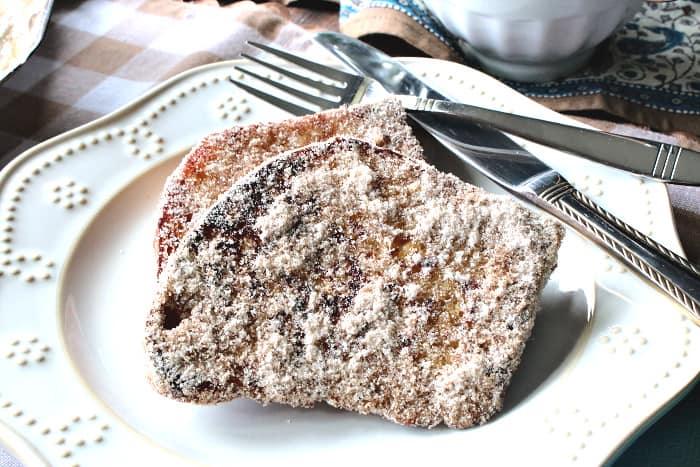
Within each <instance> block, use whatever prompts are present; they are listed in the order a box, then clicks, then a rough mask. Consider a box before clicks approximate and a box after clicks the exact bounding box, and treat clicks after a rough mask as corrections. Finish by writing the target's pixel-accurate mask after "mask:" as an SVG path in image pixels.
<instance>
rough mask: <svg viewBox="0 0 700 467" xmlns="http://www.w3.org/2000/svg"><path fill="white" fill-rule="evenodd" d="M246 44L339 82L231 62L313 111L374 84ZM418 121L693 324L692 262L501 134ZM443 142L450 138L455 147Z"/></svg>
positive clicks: (698, 305) (695, 279)
mask: <svg viewBox="0 0 700 467" xmlns="http://www.w3.org/2000/svg"><path fill="white" fill-rule="evenodd" d="M250 45H252V46H254V47H257V48H259V49H261V50H263V51H265V52H268V53H270V54H272V55H274V56H276V57H279V58H282V59H284V60H286V61H289V62H290V63H293V64H295V65H297V66H299V67H301V68H302V69H305V70H307V71H311V72H313V73H315V74H317V75H319V76H321V77H323V78H326V79H331V80H334V81H336V82H338V83H339V84H329V83H325V82H321V81H320V80H318V79H314V78H312V77H310V76H308V75H302V74H299V73H296V72H292V71H290V70H288V69H286V68H283V67H281V66H278V65H275V64H272V63H269V62H267V61H265V60H261V59H259V58H256V57H252V56H250V55H248V54H245V55H244V56H245V57H246V58H248V59H249V60H251V61H253V62H255V63H257V64H259V65H262V66H264V67H266V68H267V69H270V70H272V71H274V72H277V73H279V74H280V75H282V76H286V77H287V78H290V79H292V80H295V81H297V82H300V83H302V84H303V85H305V86H307V87H309V88H311V89H314V90H316V91H317V92H318V94H315V93H311V92H306V91H303V90H300V89H298V88H296V87H293V86H288V85H285V84H282V83H279V82H277V81H274V80H272V79H271V78H268V77H266V76H263V75H261V74H259V73H256V72H252V71H250V70H248V69H246V68H242V67H239V66H236V69H237V70H238V71H240V72H241V73H244V74H245V75H248V76H251V77H253V78H255V79H258V80H260V81H262V82H264V83H266V84H267V85H269V86H271V87H273V88H276V89H278V90H281V91H284V92H286V93H288V94H290V95H292V96H295V97H296V98H298V99H300V100H302V101H305V102H307V103H311V104H313V105H314V106H316V107H318V109H320V110H326V109H331V108H336V107H339V106H340V105H343V104H355V103H358V102H361V101H363V100H365V98H366V96H367V94H368V91H369V90H370V88H371V87H372V86H373V84H374V83H373V80H370V79H368V78H365V77H361V76H357V75H354V74H351V73H346V72H343V71H340V70H337V69H335V68H331V67H328V66H325V65H322V64H319V63H317V62H313V61H310V60H307V59H304V58H301V57H298V56H296V55H294V54H291V53H289V52H286V51H284V50H280V49H276V48H272V47H269V46H266V45H263V44H258V43H253V42H251V43H250ZM231 81H233V82H234V83H235V84H236V85H238V86H240V87H241V88H242V89H244V90H246V91H248V92H249V93H251V94H252V95H254V96H257V97H258V98H260V99H262V100H264V101H266V102H269V103H271V104H273V105H275V106H277V107H279V108H281V109H284V110H286V111H288V112H290V113H292V114H295V115H304V114H308V113H313V112H314V109H311V108H309V107H305V106H302V105H298V104H295V103H292V102H289V101H288V100H286V99H282V98H279V97H276V96H274V95H272V94H269V93H267V92H265V91H262V90H260V89H258V88H256V87H253V86H250V85H248V84H247V83H245V82H242V81H241V80H239V79H235V78H231ZM384 95H388V93H386V92H385V93H384ZM404 97H408V98H410V99H411V100H412V101H413V102H415V100H416V96H404ZM416 119H417V120H419V119H418V118H416ZM419 121H420V120H419ZM426 121H427V120H423V121H422V122H421V123H423V126H424V127H425V128H426V129H427V130H428V131H429V132H431V133H433V135H434V136H436V137H437V138H438V139H439V140H441V142H443V144H444V145H445V146H446V147H447V148H448V149H450V150H451V151H452V152H453V153H455V154H456V155H458V156H459V157H460V158H461V159H462V160H464V161H465V162H467V163H469V164H470V165H472V166H473V167H475V168H476V169H478V170H479V171H480V172H482V173H483V174H484V175H485V176H487V177H488V178H490V179H491V180H493V181H494V182H496V183H498V184H499V185H500V186H502V187H503V188H505V189H507V190H508V191H510V192H511V193H512V194H513V195H515V196H517V197H518V198H520V199H522V200H525V201H526V202H529V203H531V204H533V205H535V206H537V207H539V208H541V209H544V210H545V211H547V212H549V213H550V214H552V215H553V216H554V217H556V218H557V219H559V220H561V221H562V222H564V223H566V224H567V225H569V226H570V227H572V228H573V229H575V230H576V231H577V232H579V233H580V234H582V235H584V236H586V237H588V238H589V239H591V240H593V241H594V242H596V243H597V244H599V245H600V246H601V247H603V248H604V249H605V250H606V251H607V252H609V253H610V254H611V255H613V256H615V257H617V258H618V259H619V260H621V261H622V262H624V263H625V264H626V265H627V266H629V267H630V268H631V269H632V270H634V271H635V272H637V273H638V274H639V275H640V276H642V277H643V278H644V279H646V280H648V281H649V282H651V283H652V284H654V285H656V286H657V287H659V288H660V289H661V290H663V291H664V292H666V293H667V294H668V295H669V296H670V297H671V298H673V299H674V300H676V301H677V302H678V303H679V304H681V305H682V306H683V307H684V309H685V311H686V312H687V314H688V315H689V316H690V317H691V319H692V320H693V321H694V322H695V323H696V324H698V325H700V269H698V268H697V267H696V266H694V265H693V264H691V263H689V262H688V261H687V260H686V259H685V258H682V257H681V256H679V255H677V254H675V253H674V252H672V251H670V250H669V249H667V248H666V247H664V246H663V245H661V244H659V243H657V242H655V241H654V240H652V239H651V238H649V237H647V236H646V235H644V234H642V233H641V232H639V231H637V230H636V229H634V228H633V227H631V226H629V225H627V224H625V223H624V222H622V221H621V220H620V219H618V218H617V217H615V216H613V215H612V214H610V213H608V212H607V211H605V210H603V209H602V208H601V207H599V206H598V205H597V204H595V203H594V202H593V201H592V200H590V199H589V198H587V197H586V196H585V195H583V194H582V193H580V192H579V191H577V190H576V189H575V188H574V187H573V186H572V185H571V184H569V182H567V181H566V180H565V179H564V178H563V177H562V176H561V175H560V174H558V173H557V172H555V171H554V170H553V169H551V168H550V167H548V166H547V165H545V164H544V163H542V162H541V161H539V160H538V159H537V158H536V157H535V156H533V155H532V154H530V153H529V152H527V151H525V150H524V149H522V148H521V147H519V146H518V145H516V144H515V143H514V142H513V141H512V140H510V139H509V138H507V137H506V136H505V135H503V134H501V133H498V132H494V131H492V130H484V132H485V134H484V135H478V134H477V135H476V136H475V135H474V133H475V132H478V131H479V127H477V126H475V125H470V126H469V128H468V130H469V131H458V129H459V122H456V121H455V120H444V119H443V120H442V121H441V120H440V119H439V118H437V119H435V118H431V119H430V121H429V124H428V123H426ZM473 127H474V128H473ZM464 136H471V137H472V138H479V137H488V138H491V139H493V138H503V141H501V142H500V143H501V144H500V146H504V147H505V148H504V149H503V150H502V151H501V150H498V151H496V150H492V151H491V152H490V153H488V154H485V153H484V152H483V151H478V150H474V149H473V147H472V146H473V145H472V141H466V142H465V141H464V140H463V137H464ZM451 143H457V146H458V147H455V146H454V145H452V144H451ZM480 147H481V146H480ZM492 147H495V146H492Z"/></svg>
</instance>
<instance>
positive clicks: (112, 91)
mask: <svg viewBox="0 0 700 467" xmlns="http://www.w3.org/2000/svg"><path fill="white" fill-rule="evenodd" d="M276 11H277V10H272V9H268V8H265V7H262V6H257V5H254V4H252V3H251V2H243V3H239V4H236V5H235V6H233V7H228V8H222V9H219V8H212V7H210V6H205V5H190V4H184V3H178V2H174V1H172V0H149V1H144V0H119V1H108V0H86V1H82V2H75V1H73V2H61V1H58V2H56V5H55V7H54V11H53V14H52V16H51V20H50V23H49V26H48V28H47V31H46V35H45V37H44V40H43V41H42V43H41V45H40V46H39V48H38V49H37V50H36V52H35V53H34V54H33V55H32V57H31V58H30V59H29V60H28V61H27V62H26V63H25V64H24V65H23V66H22V67H21V68H19V69H18V70H17V71H16V72H15V73H14V74H13V75H11V77H10V78H9V79H7V80H6V81H5V82H3V83H2V86H0V166H2V165H3V163H6V162H7V161H8V160H9V159H11V158H12V157H14V156H16V155H17V154H19V153H21V152H22V151H24V150H25V149H27V148H29V147H31V146H33V145H35V144H37V143H39V142H41V141H44V140H46V139H47V138H50V137H52V136H55V135H57V134H60V133H62V132H64V131H67V130H70V129H72V128H75V127H76V126H78V125H81V124H84V123H87V122H89V121H91V120H94V119H95V118H97V117H99V116H102V115H104V114H106V113H109V112H111V111H113V110H115V109H116V108H118V107H120V106H122V105H124V104H126V103H127V102H129V101H130V100H132V99H134V98H135V97H137V96H139V95H141V94H143V93H144V92H145V91H146V90H147V89H149V88H150V87H152V86H153V85H154V84H156V83H158V82H161V81H163V80H164V79H166V78H168V77H170V76H173V75H175V74H177V73H179V72H181V71H184V70H187V69H189V68H192V67H195V66H197V65H203V64H206V63H211V62H215V61H219V60H222V59H229V58H235V57H237V56H238V55H239V53H240V52H241V50H242V47H243V43H244V41H245V40H246V39H253V40H262V41H270V40H274V41H276V42H280V43H284V44H285V45H287V46H290V47H292V48H295V49H305V48H307V47H308V46H309V36H308V34H307V33H306V32H305V31H303V30H302V29H301V28H299V27H297V26H295V25H293V24H291V23H289V22H288V21H287V20H286V19H285V18H284V17H282V16H280V15H278V14H276Z"/></svg>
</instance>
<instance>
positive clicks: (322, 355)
mask: <svg viewBox="0 0 700 467" xmlns="http://www.w3.org/2000/svg"><path fill="white" fill-rule="evenodd" d="M562 235H563V230H562V228H561V227H560V226H559V225H558V224H556V223H554V222H553V221H551V220H548V219H544V218H542V217H540V216H538V215H537V214H535V213H533V212H531V211H529V210H527V209H525V208H524V207H522V206H520V205H519V204H518V203H516V202H514V201H512V200H511V199H509V198H507V197H502V196H496V195H491V194H487V193H486V192H484V191H483V190H481V189H479V188H477V187H474V186H471V185H468V184H465V183H463V182H461V181H460V180H458V179H457V178H455V177H453V176H451V175H447V174H444V173H441V172H439V171H438V170H436V169H435V168H433V167H432V166H430V165H428V164H426V163H425V162H423V161H422V160H417V159H415V158H411V157H406V156H404V155H401V154H398V153H395V152H392V151H389V150H386V149H382V148H378V147H376V146H373V145H371V144H369V143H366V142H362V141H359V140H354V139H345V138H338V139H335V140H331V141H329V142H325V143H318V144H313V145H310V146H307V147H305V148H302V149H299V150H296V151H293V152H288V153H285V154H282V155H280V156H278V157H276V158H273V159H271V160H269V161H268V162H267V163H265V164H263V165H261V166H259V167H258V168H257V169H256V170H254V171H253V172H251V173H250V174H248V175H247V176H245V177H244V178H242V179H241V180H239V182H238V183H237V184H235V185H234V186H233V187H231V188H230V189H229V190H228V191H227V192H226V193H225V194H224V195H222V196H221V197H220V198H219V200H218V201H217V202H216V203H215V204H214V205H213V206H212V207H211V208H210V209H209V210H208V211H206V212H205V213H204V214H203V215H202V216H201V217H200V218H199V219H198V221H197V223H196V224H195V225H193V227H192V229H191V230H190V231H189V233H188V234H187V235H186V236H185V237H184V239H183V240H182V242H181V244H180V246H179V248H178V249H177V250H176V252H175V253H173V254H172V255H171V256H170V257H169V259H168V261H167V265H166V267H165V269H164V270H163V272H162V274H161V276H160V284H159V290H158V291H157V294H156V297H155V300H154V302H153V307H152V309H151V311H150V314H149V317H148V320H147V324H146V331H147V337H146V350H147V355H148V359H149V361H150V365H151V367H152V376H151V382H152V384H153V386H154V387H155V388H156V389H157V390H158V391H159V392H160V393H162V394H164V395H166V396H168V397H171V398H174V399H177V400H181V401H190V402H196V403H216V402H222V401H228V400H232V399H234V398H237V397H249V398H252V399H255V400H257V401H259V402H262V403H268V402H279V403H285V404H290V405H292V406H297V407H311V406H313V405H314V404H315V403H317V402H320V401H325V402H327V403H329V404H331V405H333V406H335V407H339V408H342V409H346V410H354V411H357V412H360V413H365V414H378V415H381V416H383V417H386V418H388V419H391V420H394V421H396V422H398V423H402V424H407V425H419V426H428V427H431V426H435V425H437V424H440V423H444V424H446V425H448V426H451V427H458V428H465V427H469V426H472V425H475V424H481V423H484V422H485V421H487V420H488V419H489V418H490V417H491V416H493V415H494V414H495V413H496V412H497V411H498V410H499V409H500V408H501V405H502V400H503V396H504V392H505V390H506V388H507V386H508V383H509V381H510V379H511V375H512V373H513V371H514V370H515V369H516V367H517V366H518V363H519V360H520V356H521V354H522V351H523V348H524V345H525V341H526V340H527V338H528V337H529V335H530V333H531V330H532V326H533V324H534V319H535V312H536V309H537V307H538V301H539V295H540V292H541V290H542V288H543V287H544V285H545V283H546V281H547V279H548V277H549V274H550V273H551V271H552V270H553V268H554V267H555V265H556V258H557V250H558V248H559V244H560V242H561V238H562Z"/></svg>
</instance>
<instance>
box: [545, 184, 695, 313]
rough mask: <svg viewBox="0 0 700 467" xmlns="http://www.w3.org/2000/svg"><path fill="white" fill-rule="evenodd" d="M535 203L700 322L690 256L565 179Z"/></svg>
mask: <svg viewBox="0 0 700 467" xmlns="http://www.w3.org/2000/svg"><path fill="white" fill-rule="evenodd" d="M536 204H537V205H538V206H540V207H542V208H544V209H546V210H547V211H548V212H550V213H551V214H552V215H554V216H555V217H557V218H559V219H560V220H562V221H564V222H566V224H568V225H569V226H571V227H573V228H575V229H576V230H577V231H578V232H579V233H581V234H583V235H584V236H586V237H588V238H590V239H591V240H593V241H595V242H596V243H598V244H599V245H600V246H602V247H603V248H604V249H605V250H606V251H608V252H609V253H611V254H612V255H614V256H615V257H617V258H618V259H620V260H621V261H622V262H623V263H625V264H626V265H627V266H628V267H629V268H631V269H632V270H634V271H636V272H637V273H638V274H639V275H641V276H643V277H644V278H645V279H647V280H648V281H650V282H652V283H653V284H655V285H656V286H658V287H659V288H660V289H662V290H663V291H664V292H666V293H667V294H668V295H670V296H671V297H672V298H673V299H675V300H676V301H677V302H678V303H679V304H680V305H682V306H683V308H684V309H685V311H686V312H687V314H688V316H689V317H690V318H691V319H692V320H693V321H694V322H695V323H696V324H698V325H700V269H698V268H697V267H696V266H694V265H693V264H692V263H690V262H689V261H688V260H686V259H685V258H682V257H681V256H679V255H677V254H676V253H674V252H672V251H671V250H669V249H668V248H666V247H664V246H663V245H661V244H660V243H658V242H656V241H654V240H652V239H651V238H649V237H648V236H646V235H644V234H643V233H641V232H639V231H638V230H636V229H635V228H633V227H631V226H629V225H627V224H626V223H624V222H623V221H621V220H620V219H618V218H617V217H615V216H613V215H612V214H610V213H609V212H607V211H606V210H604V209H603V208H601V207H600V206H598V205H597V204H596V203H595V202H593V201H592V200H591V199H589V198H588V197H586V196H585V195H584V194H582V193H581V192H579V191H577V190H576V189H575V188H574V187H573V186H571V185H570V184H569V183H568V182H566V181H565V180H563V179H562V180H561V181H560V182H559V183H558V184H557V188H556V189H555V190H552V189H550V190H548V191H547V192H545V193H540V194H538V195H537V200H536ZM547 204H548V205H549V207H548V206H546V205H547Z"/></svg>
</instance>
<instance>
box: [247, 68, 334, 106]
mask: <svg viewBox="0 0 700 467" xmlns="http://www.w3.org/2000/svg"><path fill="white" fill-rule="evenodd" d="M233 68H235V69H236V70H238V71H240V72H241V73H243V74H246V75H248V76H252V77H254V78H256V79H258V80H260V81H262V82H263V83H265V84H269V85H270V86H272V87H274V88H277V89H279V90H281V91H284V92H286V93H287V94H291V95H292V96H295V97H298V98H299V99H303V100H305V101H308V102H310V103H312V104H314V105H317V106H319V107H320V108H322V109H324V110H325V109H332V108H334V107H338V102H336V101H332V100H330V99H325V98H323V97H321V96H314V95H313V94H309V93H306V92H304V91H300V90H299V89H296V88H293V87H291V86H287V85H286V84H282V83H278V82H277V81H273V80H271V79H270V78H268V77H266V76H262V75H260V74H258V73H255V72H253V71H250V70H246V69H245V68H241V67H239V66H238V65H236V66H234V67H233Z"/></svg>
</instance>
